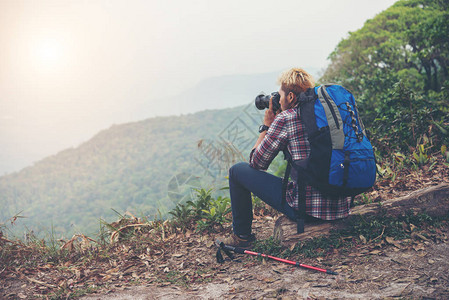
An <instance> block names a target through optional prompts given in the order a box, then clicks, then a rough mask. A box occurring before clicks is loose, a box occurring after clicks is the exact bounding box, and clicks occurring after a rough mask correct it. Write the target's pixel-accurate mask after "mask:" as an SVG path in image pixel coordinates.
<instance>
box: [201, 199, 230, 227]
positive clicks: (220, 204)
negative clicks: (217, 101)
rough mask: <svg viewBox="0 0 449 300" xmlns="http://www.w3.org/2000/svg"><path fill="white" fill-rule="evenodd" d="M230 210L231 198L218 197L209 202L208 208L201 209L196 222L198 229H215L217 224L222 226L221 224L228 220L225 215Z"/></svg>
mask: <svg viewBox="0 0 449 300" xmlns="http://www.w3.org/2000/svg"><path fill="white" fill-rule="evenodd" d="M230 212H231V199H229V198H227V197H218V198H217V199H216V200H214V201H212V202H211V203H210V208H209V209H203V210H202V216H201V220H198V222H197V225H198V226H197V230H198V231H205V230H207V231H215V230H216V229H215V228H216V227H217V226H218V227H219V229H222V228H223V224H224V223H226V222H229V221H230V218H229V217H228V216H227V215H228V214H229V213H230Z"/></svg>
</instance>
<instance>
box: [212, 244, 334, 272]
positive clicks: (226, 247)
mask: <svg viewBox="0 0 449 300" xmlns="http://www.w3.org/2000/svg"><path fill="white" fill-rule="evenodd" d="M215 244H216V245H217V247H218V251H220V249H222V250H223V251H224V252H225V253H226V254H227V255H228V256H229V257H230V258H231V259H233V258H234V256H233V255H232V253H230V252H229V251H233V252H235V253H240V254H250V255H254V256H260V257H265V258H271V259H273V260H276V261H280V262H283V263H286V264H290V265H294V266H296V267H301V268H306V269H311V270H315V271H319V272H323V273H326V274H331V275H338V273H337V272H334V271H331V270H326V269H321V268H317V267H313V266H309V265H305V264H301V263H299V262H297V261H291V260H288V259H283V258H279V257H276V256H271V255H268V254H263V253H258V252H253V251H250V250H246V249H243V248H239V247H234V246H229V245H225V244H224V243H223V242H220V241H219V240H218V239H217V240H216V241H215ZM218 251H217V260H218V261H220V262H221V261H223V259H222V258H221V259H220V258H219V255H221V254H219V252H218Z"/></svg>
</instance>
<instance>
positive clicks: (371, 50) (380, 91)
mask: <svg viewBox="0 0 449 300" xmlns="http://www.w3.org/2000/svg"><path fill="white" fill-rule="evenodd" d="M448 34H449V11H448V4H447V1H428V0H407V1H405V0H404V1H398V2H396V3H395V4H394V5H393V6H392V7H390V8H388V9H387V10H385V11H384V12H382V13H380V14H378V15H377V16H376V17H375V18H373V19H371V20H368V21H366V23H365V25H364V26H363V28H361V29H360V30H357V31H355V32H352V33H350V34H349V37H347V38H346V39H343V40H342V41H341V42H340V43H339V44H338V45H337V47H336V49H335V51H334V52H333V53H332V54H331V55H330V60H331V63H330V65H329V67H328V68H327V70H326V71H325V73H324V75H323V77H322V78H321V79H320V81H322V82H337V83H340V84H342V85H344V86H345V87H346V88H349V89H350V90H352V91H353V92H354V94H355V96H356V98H357V100H358V103H359V109H360V113H361V115H362V118H363V120H364V121H365V125H367V126H366V127H367V128H368V129H369V130H370V132H371V134H372V136H371V138H372V140H373V143H374V145H375V147H376V148H377V149H378V151H380V155H381V156H385V155H388V154H390V153H392V152H395V151H400V152H403V153H409V151H410V149H412V152H413V149H414V148H415V147H416V146H417V145H418V144H419V143H420V141H421V143H423V141H422V139H427V140H428V141H429V145H430V146H431V147H437V148H436V149H439V147H440V146H441V145H442V144H447V142H448V138H449V137H448V134H447V132H448V128H449V127H448V126H449V113H448V112H449V102H448V101H447V99H448V98H449V94H448V91H449V89H448V86H449V69H448V68H449V39H447V36H448ZM418 151H419V150H418ZM420 159H421V162H423V161H424V160H425V157H424V156H421V157H420Z"/></svg>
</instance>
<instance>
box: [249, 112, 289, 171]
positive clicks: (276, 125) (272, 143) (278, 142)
mask: <svg viewBox="0 0 449 300" xmlns="http://www.w3.org/2000/svg"><path fill="white" fill-rule="evenodd" d="M287 142H288V140H287V127H286V120H285V114H282V113H281V114H279V115H277V116H276V118H275V119H274V121H273V123H272V124H271V126H270V128H269V129H268V131H267V133H266V135H265V138H264V139H263V140H262V142H261V143H260V144H259V146H257V148H255V149H253V151H251V155H250V160H249V164H250V166H251V167H253V168H255V169H258V170H266V169H268V167H269V166H270V164H271V162H272V161H273V159H274V158H275V157H276V156H277V155H278V153H279V151H281V150H283V149H284V148H285V147H286V145H287Z"/></svg>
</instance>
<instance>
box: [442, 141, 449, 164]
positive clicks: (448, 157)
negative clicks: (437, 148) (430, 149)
mask: <svg viewBox="0 0 449 300" xmlns="http://www.w3.org/2000/svg"><path fill="white" fill-rule="evenodd" d="M441 154H442V155H443V158H444V160H445V161H446V162H447V163H449V151H448V150H447V147H446V145H443V146H441Z"/></svg>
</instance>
